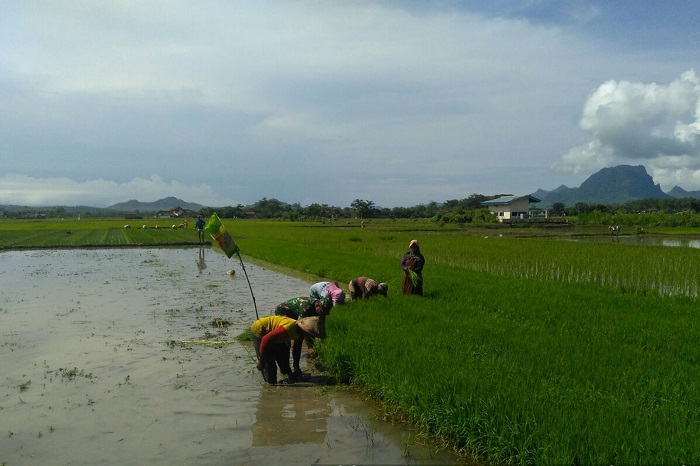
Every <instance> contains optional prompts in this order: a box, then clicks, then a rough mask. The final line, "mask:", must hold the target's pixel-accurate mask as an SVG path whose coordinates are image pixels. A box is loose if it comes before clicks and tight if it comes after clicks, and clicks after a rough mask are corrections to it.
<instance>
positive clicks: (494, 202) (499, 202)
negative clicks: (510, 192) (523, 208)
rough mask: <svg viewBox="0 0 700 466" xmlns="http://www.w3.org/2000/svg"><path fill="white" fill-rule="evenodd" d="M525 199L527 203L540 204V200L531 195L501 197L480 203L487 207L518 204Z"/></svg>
mask: <svg viewBox="0 0 700 466" xmlns="http://www.w3.org/2000/svg"><path fill="white" fill-rule="evenodd" d="M523 199H527V202H540V199H537V198H536V197H535V196H531V195H529V194H528V195H526V196H502V197H497V198H496V199H491V200H490V201H481V205H485V206H489V205H508V204H512V203H514V202H518V201H520V200H523Z"/></svg>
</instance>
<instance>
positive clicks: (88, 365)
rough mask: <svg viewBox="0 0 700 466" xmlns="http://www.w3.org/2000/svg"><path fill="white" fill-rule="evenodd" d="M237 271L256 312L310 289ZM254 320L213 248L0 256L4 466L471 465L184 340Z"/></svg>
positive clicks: (344, 396)
mask: <svg viewBox="0 0 700 466" xmlns="http://www.w3.org/2000/svg"><path fill="white" fill-rule="evenodd" d="M230 269H233V270H235V271H236V274H235V275H233V276H229V275H227V273H226V272H227V271H228V270H230ZM246 271H247V273H248V276H249V278H250V282H251V285H252V288H253V292H254V294H255V298H256V303H257V309H258V312H259V315H260V316H261V317H262V316H264V315H268V314H269V312H270V311H269V310H270V309H273V308H274V306H275V305H277V304H278V303H280V302H282V301H284V300H285V299H288V298H290V297H294V296H302V295H307V294H308V287H309V283H306V282H304V281H302V280H299V279H296V278H292V277H288V276H286V275H283V274H280V273H277V272H273V271H270V270H267V269H264V268H262V267H259V266H256V265H250V264H246ZM331 318H332V316H331ZM254 319H255V307H254V305H253V300H252V297H251V292H250V289H249V288H248V283H247V282H246V279H245V276H244V274H243V270H242V269H241V267H240V263H239V262H238V261H237V260H232V259H228V258H226V257H225V256H223V255H220V254H216V253H214V252H212V251H211V250H209V249H208V248H184V249H183V248H150V249H76V250H53V251H47V250H33V251H8V252H2V253H0V370H1V373H2V375H1V376H0V419H2V430H1V431H0V464H7V465H32V464H37V465H38V464H41V465H44V464H71V465H87V464H90V465H99V464H105V465H110V464H120V465H141V464H188V465H200V464H201V465H205V464H206V465H216V464H235V465H246V464H250V465H253V464H282V463H285V464H314V463H316V464H353V463H354V464H360V463H361V464H464V463H463V462H460V460H459V459H458V458H456V457H455V456H453V455H451V454H449V453H448V452H445V451H438V450H437V449H435V448H433V447H431V446H429V445H426V443H430V442H429V441H427V440H426V439H425V438H422V437H420V436H417V434H416V432H415V431H412V430H411V429H410V428H408V427H407V426H401V425H394V424H391V423H389V422H384V421H382V420H381V419H380V416H377V415H376V414H377V413H378V410H377V408H376V406H375V405H374V404H373V403H372V402H371V401H368V400H365V399H363V398H362V397H360V396H358V395H357V394H355V393H352V392H350V391H348V390H346V389H343V388H342V387H337V386H304V387H294V386H288V387H285V386H268V385H265V384H264V383H263V380H262V377H261V375H260V374H259V372H258V371H256V369H255V363H254V360H253V356H252V354H253V350H252V345H250V344H247V343H238V342H236V343H231V344H226V345H218V346H213V345H198V344H182V342H183V341H201V340H204V339H213V340H219V341H229V340H232V339H233V338H234V337H235V336H237V335H238V334H240V333H241V332H242V331H244V330H245V329H246V328H248V327H249V325H250V323H251V322H252V321H253V320H254ZM221 321H225V322H227V323H228V324H230V325H227V326H225V327H222V326H217V325H216V324H215V323H216V322H221ZM329 338H332V335H329ZM301 366H302V370H304V371H305V372H312V373H313V372H314V370H315V369H314V368H313V367H312V364H311V362H310V361H308V360H307V359H306V358H305V356H304V357H303V358H302V363H301Z"/></svg>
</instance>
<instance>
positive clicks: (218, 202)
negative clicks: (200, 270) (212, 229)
mask: <svg viewBox="0 0 700 466" xmlns="http://www.w3.org/2000/svg"><path fill="white" fill-rule="evenodd" d="M168 196H174V197H177V198H180V199H183V200H185V201H187V202H196V203H198V204H202V205H206V206H222V205H237V204H238V203H237V202H235V201H232V200H223V199H220V198H218V197H217V196H216V195H215V194H214V192H213V190H212V188H211V187H210V186H207V185H204V184H202V185H199V186H188V185H185V184H183V183H181V182H179V181H175V180H173V181H171V182H165V181H164V180H163V179H162V178H161V177H160V176H158V175H153V176H151V178H150V179H144V178H134V179H132V180H131V181H128V182H125V183H116V182H114V181H107V180H104V179H95V180H88V181H83V182H78V181H75V180H72V179H70V178H32V177H28V176H25V175H16V174H8V175H5V176H3V177H2V178H0V204H15V205H27V206H42V205H50V206H56V205H63V206H76V205H89V206H94V207H108V206H110V205H113V204H116V203H119V202H125V201H128V200H131V199H137V200H139V201H142V202H152V201H156V200H158V199H162V198H164V197H168Z"/></svg>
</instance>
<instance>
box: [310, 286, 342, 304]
mask: <svg viewBox="0 0 700 466" xmlns="http://www.w3.org/2000/svg"><path fill="white" fill-rule="evenodd" d="M309 297H310V298H314V299H323V298H331V300H332V301H333V306H340V305H341V304H345V291H343V289H342V288H341V287H340V286H339V285H338V283H337V282H318V283H314V284H313V285H311V287H310V288H309Z"/></svg>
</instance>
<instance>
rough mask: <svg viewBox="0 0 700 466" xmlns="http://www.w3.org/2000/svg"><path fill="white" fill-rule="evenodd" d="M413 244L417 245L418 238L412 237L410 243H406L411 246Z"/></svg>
mask: <svg viewBox="0 0 700 466" xmlns="http://www.w3.org/2000/svg"><path fill="white" fill-rule="evenodd" d="M413 245H416V246H418V240H417V239H412V240H411V242H410V243H408V247H409V248H410V247H413Z"/></svg>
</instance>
